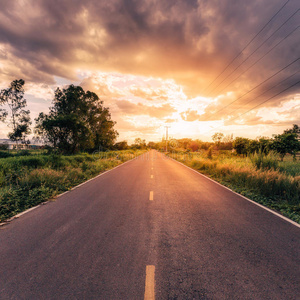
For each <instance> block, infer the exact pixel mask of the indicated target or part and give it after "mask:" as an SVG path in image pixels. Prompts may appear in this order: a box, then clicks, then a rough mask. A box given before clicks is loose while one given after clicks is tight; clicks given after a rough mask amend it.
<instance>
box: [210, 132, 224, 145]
mask: <svg viewBox="0 0 300 300" xmlns="http://www.w3.org/2000/svg"><path fill="white" fill-rule="evenodd" d="M223 137H224V134H223V133H222V132H216V133H215V134H214V135H213V136H212V137H211V138H212V140H213V141H214V142H215V144H216V146H217V147H219V146H220V144H221V141H222V139H223Z"/></svg>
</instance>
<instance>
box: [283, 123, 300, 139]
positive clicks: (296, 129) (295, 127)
mask: <svg viewBox="0 0 300 300" xmlns="http://www.w3.org/2000/svg"><path fill="white" fill-rule="evenodd" d="M283 133H295V134H296V135H297V138H298V140H299V139H300V127H299V126H298V125H297V124H294V125H293V128H291V129H286V130H284V132H283Z"/></svg>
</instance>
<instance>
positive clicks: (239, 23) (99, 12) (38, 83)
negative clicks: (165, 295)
mask: <svg viewBox="0 0 300 300" xmlns="http://www.w3.org/2000/svg"><path fill="white" fill-rule="evenodd" d="M0 5H1V11H0V89H2V88H7V87H8V86H9V84H10V82H11V81H12V80H15V79H20V78H22V79H24V80H25V92H26V93H25V98H26V99H27V104H28V108H29V109H30V111H31V118H32V119H34V118H36V117H37V115H38V113H39V112H45V113H47V112H48V111H49V107H50V106H51V104H52V100H53V97H54V91H55V89H56V88H57V87H60V88H63V87H65V86H67V85H69V84H74V85H81V86H82V87H83V88H84V89H85V90H90V91H93V92H95V93H97V95H98V96H99V97H100V98H101V100H103V102H104V106H106V107H109V109H110V112H111V116H112V119H113V120H114V121H116V122H117V124H116V129H117V131H118V132H119V138H118V140H119V141H121V140H127V141H129V142H133V140H134V139H135V138H137V137H140V138H142V139H146V140H147V141H159V140H161V138H162V137H163V136H164V134H165V130H166V128H165V126H168V127H169V136H170V137H172V138H184V137H188V138H193V139H201V140H204V141H209V140H211V136H212V135H213V134H214V133H215V132H222V133H223V134H224V135H229V134H233V135H234V137H237V136H243V137H248V138H256V137H258V136H269V137H271V136H272V134H277V133H281V132H282V131H283V130H284V129H286V128H290V127H292V125H293V124H299V125H300V84H299V80H300V74H299V67H300V60H299V53H300V28H299V26H300V15H299V14H300V13H299V7H300V5H299V1H297V0H289V1H287V0H272V1H270V0H251V1H244V0H222V1H220V0H109V1H108V0H85V1H79V0H51V1H47V0H14V1H7V0H0ZM8 132H9V128H8V127H7V124H3V123H0V138H5V137H7V133H8Z"/></svg>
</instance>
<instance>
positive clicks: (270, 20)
mask: <svg viewBox="0 0 300 300" xmlns="http://www.w3.org/2000/svg"><path fill="white" fill-rule="evenodd" d="M289 1H290V0H287V1H286V2H285V3H284V4H283V5H282V6H281V7H280V8H279V10H278V11H277V12H276V13H275V14H274V15H273V16H272V17H271V19H269V21H268V22H267V23H266V24H265V25H264V26H263V27H262V28H261V29H260V30H259V31H258V32H257V33H256V34H255V36H254V37H253V38H252V39H251V40H250V41H249V42H248V43H247V44H246V46H245V47H244V48H243V49H242V50H241V51H240V52H239V53H238V54H237V55H236V56H235V57H234V58H233V59H232V60H231V61H230V62H229V63H228V64H227V65H226V67H225V68H224V69H223V70H222V71H221V73H219V75H218V76H217V77H216V78H215V79H214V80H213V81H212V82H211V83H210V84H209V85H208V86H207V87H206V88H205V89H204V91H206V90H207V89H208V88H209V87H210V86H211V85H212V84H213V83H214V82H215V81H216V80H217V79H218V78H219V77H220V76H221V75H222V74H223V73H224V72H225V71H226V70H227V69H228V67H229V66H230V65H231V64H232V63H233V62H234V61H235V60H236V59H237V58H238V57H239V56H240V55H241V54H242V53H243V52H244V50H246V48H247V47H248V46H249V45H250V44H251V43H252V42H253V41H254V40H255V39H256V38H257V37H258V36H259V34H260V33H261V32H262V31H263V30H264V29H265V28H266V27H267V26H268V25H269V24H270V23H271V22H272V21H273V19H274V18H276V16H277V15H278V14H279V13H280V12H281V11H282V10H283V8H284V7H285V6H286V5H287V4H288V2H289Z"/></svg>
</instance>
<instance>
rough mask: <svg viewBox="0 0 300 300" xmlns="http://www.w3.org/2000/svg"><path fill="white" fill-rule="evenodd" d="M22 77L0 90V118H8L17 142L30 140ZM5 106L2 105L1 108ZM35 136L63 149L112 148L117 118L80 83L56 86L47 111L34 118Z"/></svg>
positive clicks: (66, 151)
mask: <svg viewBox="0 0 300 300" xmlns="http://www.w3.org/2000/svg"><path fill="white" fill-rule="evenodd" d="M24 84H25V81H24V80H23V79H20V80H14V81H12V82H11V84H10V87H9V88H7V89H3V90H1V92H0V105H1V106H2V108H0V120H1V121H7V123H8V126H9V127H10V128H11V132H10V133H9V134H8V137H9V138H10V139H11V140H12V141H15V142H16V143H23V144H26V143H29V140H26V138H27V136H28V135H29V134H30V133H31V128H30V125H31V124H32V122H31V119H30V112H29V110H26V109H25V108H26V105H27V103H26V99H25V98H24ZM3 107H4V108H3ZM35 123H36V125H35V127H34V133H35V138H36V139H38V140H42V141H43V142H44V143H45V144H47V145H51V146H52V147H53V148H55V149H58V150H59V151H61V152H64V153H76V152H79V151H92V150H95V149H99V148H102V149H109V148H112V147H113V145H114V143H115V140H116V138H117V136H118V132H117V131H116V130H115V129H114V126H115V124H116V122H114V121H112V119H111V114H110V112H109V109H108V108H107V107H104V106H103V101H101V100H100V99H99V97H98V96H97V95H96V94H95V93H93V92H90V91H87V92H85V91H84V90H83V88H82V87H80V86H74V85H70V86H68V87H67V88H63V89H60V88H57V89H56V91H55V95H54V99H53V105H52V106H51V107H50V110H49V113H48V114H45V113H40V114H39V116H38V117H37V118H36V119H35Z"/></svg>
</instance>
